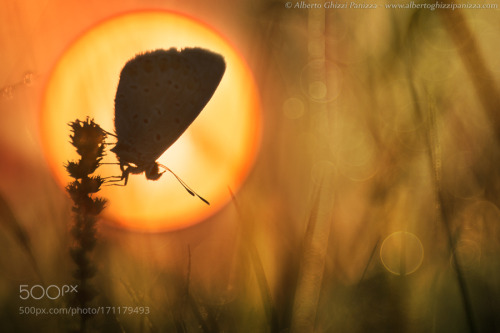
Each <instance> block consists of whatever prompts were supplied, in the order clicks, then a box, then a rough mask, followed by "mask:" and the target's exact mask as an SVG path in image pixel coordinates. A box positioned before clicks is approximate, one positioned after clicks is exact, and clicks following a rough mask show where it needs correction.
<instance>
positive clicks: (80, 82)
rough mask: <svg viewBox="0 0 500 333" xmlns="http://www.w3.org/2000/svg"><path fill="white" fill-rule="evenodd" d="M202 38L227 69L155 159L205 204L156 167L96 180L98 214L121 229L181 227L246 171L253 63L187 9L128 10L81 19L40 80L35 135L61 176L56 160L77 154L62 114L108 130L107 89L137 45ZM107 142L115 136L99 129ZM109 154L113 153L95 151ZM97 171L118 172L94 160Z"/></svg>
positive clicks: (254, 103)
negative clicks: (82, 24) (153, 174)
mask: <svg viewBox="0 0 500 333" xmlns="http://www.w3.org/2000/svg"><path fill="white" fill-rule="evenodd" d="M171 47H176V48H178V49H181V48H184V47H202V48H205V49H208V50H210V51H213V52H216V53H219V54H221V55H222V56H223V57H224V58H225V61H226V65H227V69H226V73H225V74H224V76H223V78H222V81H221V83H220V85H219V87H218V88H217V90H216V91H215V94H214V95H213V97H212V99H211V100H210V102H209V103H208V104H207V106H206V107H205V109H204V110H203V111H202V112H201V114H200V115H199V116H198V118H197V119H196V120H195V121H194V122H193V124H192V125H191V126H190V127H189V128H188V130H187V131H186V132H185V133H184V134H183V135H182V136H181V137H180V138H179V140H177V142H176V143H175V144H174V145H172V146H171V147H170V148H169V149H168V150H167V151H166V152H165V153H164V154H163V155H162V156H161V157H160V158H159V159H158V162H159V163H162V164H164V165H166V166H168V167H169V168H170V169H172V170H173V171H174V172H175V173H176V174H177V175H178V176H179V177H180V178H182V179H183V180H184V181H185V182H186V183H187V184H189V186H191V187H192V188H193V189H194V190H195V191H196V192H197V193H199V194H200V195H201V196H203V197H204V198H206V199H207V200H208V201H210V206H207V205H205V204H204V203H203V202H201V201H200V200H198V199H196V198H194V197H192V196H190V195H189V194H188V193H187V192H186V191H185V190H184V189H183V188H182V186H181V185H180V184H178V183H177V181H176V180H175V178H174V177H173V176H172V175H170V174H168V173H165V174H164V175H163V176H162V177H161V178H160V179H159V180H158V181H148V180H146V178H145V177H144V175H131V177H130V178H129V183H128V184H127V186H125V187H121V186H103V188H102V190H101V192H99V195H101V196H103V197H105V198H106V199H108V201H109V203H108V206H107V208H106V209H105V211H104V213H103V214H104V217H105V218H106V220H107V221H109V222H110V223H112V224H114V225H118V226H121V227H124V228H127V229H133V230H140V231H148V232H156V231H168V230H174V229H180V228H185V227H187V226H190V225H193V224H196V223H198V222H201V221H203V220H205V219H206V218H208V217H209V216H211V215H213V214H215V213H216V212H217V211H219V210H220V209H221V208H222V207H223V206H224V205H225V204H226V203H227V202H228V201H229V200H230V193H229V191H228V187H229V188H231V190H233V191H236V190H237V189H238V188H239V187H240V186H241V184H242V183H243V181H244V179H245V178H246V176H247V174H248V172H249V170H250V168H251V166H252V164H253V162H254V159H255V157H256V154H257V150H258V143H259V138H260V121H261V119H260V105H259V99H258V93H257V88H256V86H255V82H254V80H253V77H252V73H251V71H250V70H249V68H248V66H247V65H246V63H245V61H244V60H243V58H242V57H241V56H240V55H239V54H238V52H237V51H236V50H235V49H234V48H233V47H232V46H231V45H230V44H229V43H228V42H227V41H226V40H224V39H223V38H222V37H221V36H220V35H218V34H217V33H216V32H215V31H213V30H212V29H210V28H209V27H207V26H206V25H204V24H202V23H200V22H198V21H195V20H193V19H191V18H188V17H185V16H182V15H179V14H177V13H170V12H158V11H152V12H137V13H131V14H126V15H123V16H119V17H115V18H113V19H110V20H108V21H106V22H104V23H101V24H99V25H97V26H95V27H94V28H92V29H90V30H89V31H88V32H87V33H85V34H84V35H83V36H82V37H81V38H79V39H78V40H77V41H76V42H75V43H73V44H72V45H71V46H70V47H69V48H68V49H67V50H66V52H65V53H64V54H63V55H62V57H61V59H60V60H59V61H58V63H57V65H56V66H55V68H54V70H53V72H52V74H51V77H50V79H49V81H48V84H47V87H46V91H45V95H44V99H43V105H42V113H41V119H40V124H41V133H42V144H43V149H44V152H45V156H46V158H47V161H48V163H49V165H50V167H51V170H53V172H54V175H55V176H56V178H57V180H58V182H59V183H60V184H61V185H62V186H66V184H67V183H68V182H69V181H71V179H70V178H69V176H68V175H67V173H66V170H65V169H64V166H63V165H64V163H65V162H66V161H68V160H74V159H76V158H77V157H78V155H77V154H76V152H75V151H74V147H72V146H71V144H70V143H69V135H70V128H69V126H68V123H69V122H72V121H74V120H76V119H80V120H85V118H86V117H87V116H88V117H90V118H93V119H94V120H95V122H96V123H97V124H99V125H100V126H101V127H102V128H103V129H105V130H107V131H109V132H113V129H114V125H113V119H114V96H115V94H116V88H117V85H118V79H119V74H120V71H121V69H122V67H123V66H124V65H125V63H126V62H127V61H128V60H130V59H131V58H133V57H134V56H135V55H136V54H138V53H141V52H145V51H148V50H154V49H159V48H162V49H169V48H171ZM107 142H109V143H112V142H114V138H113V137H108V139H107ZM103 162H106V163H113V162H116V157H115V156H114V154H113V153H111V152H109V151H108V153H107V156H106V157H105V159H104V161H103ZM96 174H99V175H101V176H102V177H107V176H116V175H119V174H120V170H119V168H118V166H117V165H102V166H101V167H100V168H99V169H97V171H96Z"/></svg>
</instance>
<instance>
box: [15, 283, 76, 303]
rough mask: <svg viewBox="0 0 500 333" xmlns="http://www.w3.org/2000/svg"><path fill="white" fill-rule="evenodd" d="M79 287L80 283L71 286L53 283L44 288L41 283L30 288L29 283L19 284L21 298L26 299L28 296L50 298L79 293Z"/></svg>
mask: <svg viewBox="0 0 500 333" xmlns="http://www.w3.org/2000/svg"><path fill="white" fill-rule="evenodd" d="M77 287H78V285H76V286H71V285H67V284H65V285H63V286H62V287H59V286H56V285H54V284H51V285H50V286H48V287H46V288H44V287H43V286H41V285H39V284H35V285H34V286H32V287H31V288H30V287H29V286H28V285H27V284H21V285H19V298H20V299H22V300H26V299H28V298H33V299H36V300H38V299H42V298H44V297H47V298H49V299H58V298H59V297H61V296H64V295H66V294H71V293H77V292H78V290H77Z"/></svg>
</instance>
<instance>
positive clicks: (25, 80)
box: [23, 72, 35, 86]
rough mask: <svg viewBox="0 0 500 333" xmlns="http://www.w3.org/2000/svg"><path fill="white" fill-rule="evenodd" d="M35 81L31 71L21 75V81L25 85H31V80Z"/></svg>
mask: <svg viewBox="0 0 500 333" xmlns="http://www.w3.org/2000/svg"><path fill="white" fill-rule="evenodd" d="M34 81H35V73H33V72H26V73H25V74H24V76H23V83H24V84H25V85H26V86H31V85H33V82H34Z"/></svg>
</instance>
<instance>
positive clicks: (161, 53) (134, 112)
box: [111, 48, 226, 183]
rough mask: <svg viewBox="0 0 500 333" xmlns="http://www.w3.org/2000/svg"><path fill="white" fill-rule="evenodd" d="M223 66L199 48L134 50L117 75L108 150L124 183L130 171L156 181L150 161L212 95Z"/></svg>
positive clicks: (154, 166)
mask: <svg viewBox="0 0 500 333" xmlns="http://www.w3.org/2000/svg"><path fill="white" fill-rule="evenodd" d="M225 68H226V65H225V62H224V59H223V57H222V56H220V55H219V54H216V53H213V52H210V51H207V50H204V49H201V48H186V49H183V50H181V51H178V50H176V49H174V48H172V49H169V50H155V51H152V52H147V53H144V54H140V55H137V56H136V57H135V58H133V59H132V60H130V61H129V62H127V63H126V64H125V66H124V68H123V69H122V72H121V74H120V81H119V83H118V88H117V92H116V98H115V131H116V137H117V143H116V145H115V147H114V148H113V149H111V151H113V152H114V153H115V154H116V156H117V158H118V161H119V163H120V168H121V170H122V179H125V183H126V181H127V179H128V175H129V174H130V173H133V174H140V173H142V172H144V173H145V175H146V178H147V179H150V180H157V179H158V178H160V176H161V174H162V173H160V172H159V167H158V166H159V165H158V163H157V162H156V160H157V159H158V158H159V157H160V156H161V155H162V154H163V153H164V152H165V150H167V149H168V148H169V147H170V146H171V145H172V144H173V143H174V142H175V141H177V139H178V138H179V137H180V136H181V135H182V134H183V133H184V131H186V129H187V128H188V127H189V125H191V123H192V122H193V121H194V120H195V119H196V117H198V115H199V114H200V112H201V110H203V108H204V107H205V105H206V104H207V103H208V101H209V100H210V99H211V97H212V95H213V94H214V92H215V90H216V89H217V86H218V85H219V82H220V80H221V79H222V76H223V74H224V71H225Z"/></svg>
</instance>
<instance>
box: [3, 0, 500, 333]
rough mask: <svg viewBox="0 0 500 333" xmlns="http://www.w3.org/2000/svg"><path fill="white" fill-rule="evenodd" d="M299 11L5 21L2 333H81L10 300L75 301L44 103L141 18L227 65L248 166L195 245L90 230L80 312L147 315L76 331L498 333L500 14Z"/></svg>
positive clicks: (96, 11) (43, 13)
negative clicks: (107, 38) (233, 78)
mask: <svg viewBox="0 0 500 333" xmlns="http://www.w3.org/2000/svg"><path fill="white" fill-rule="evenodd" d="M297 3H298V4H300V3H301V2H297ZM304 3H306V2H304ZM311 3H312V2H311ZM318 3H319V4H321V6H319V7H322V5H323V3H320V2H318ZM295 4H296V3H295V2H292V8H287V3H286V2H283V1H245V0H239V1H210V2H204V1H195V0H183V1H160V0H157V1H134V0H130V1H114V0H113V1H107V2H106V3H105V4H103V3H102V2H97V1H87V2H85V3H83V2H77V1H58V0H47V1H16V2H12V1H3V2H2V10H1V11H0V22H1V23H0V49H1V50H2V51H1V52H0V115H1V117H2V121H1V122H0V156H1V162H0V253H1V254H0V316H1V317H0V328H1V329H0V330H2V331H11V332H29V331H35V330H36V331H38V332H54V331H68V330H70V329H78V316H73V317H72V316H70V315H40V316H35V315H20V314H19V310H20V307H46V308H49V307H66V306H67V301H66V300H65V299H64V298H59V299H57V300H50V299H47V298H44V299H41V300H33V299H32V300H26V301H24V300H21V299H20V292H19V288H20V285H28V286H33V285H42V286H45V287H46V286H49V285H58V286H60V285H65V284H74V283H75V282H74V278H73V277H72V274H73V271H74V270H75V266H74V264H73V262H72V260H71V257H70V256H69V253H68V251H69V247H70V246H71V244H72V242H73V239H72V236H71V234H70V228H71V225H72V223H73V216H72V213H71V206H72V202H71V200H70V198H69V196H68V195H67V194H66V192H65V190H64V188H62V187H61V186H59V185H58V184H57V182H56V181H55V179H54V176H53V175H52V174H51V171H50V170H49V167H48V164H47V161H46V160H45V157H44V155H43V153H42V146H41V140H40V137H41V135H42V134H43V133H40V105H41V100H42V98H43V93H44V87H45V85H46V83H47V81H48V79H49V77H50V74H51V70H52V69H53V68H54V66H55V65H56V63H57V61H58V59H59V58H60V57H61V55H62V54H63V53H64V51H65V50H66V49H67V48H68V46H69V45H70V44H71V43H72V42H74V41H75V40H76V39H77V38H78V37H79V36H81V35H82V34H84V33H85V32H86V31H88V30H89V29H91V28H92V27H93V26H95V25H96V24H97V23H99V22H103V21H105V20H107V19H110V18H112V17H115V16H117V15H120V14H124V13H129V12H133V11H137V10H144V9H148V10H173V11H175V12H179V13H182V14H186V15H189V16H191V17H195V18H197V19H198V20H200V21H202V22H205V23H206V24H208V25H209V26H211V27H212V28H214V29H215V30H216V31H218V32H219V33H220V34H221V35H222V36H224V37H225V38H226V39H227V40H228V41H229V42H230V43H231V44H232V45H233V46H234V47H235V48H236V49H237V50H238V51H239V52H240V54H241V55H242V56H243V58H244V59H245V61H246V62H247V63H248V66H249V68H250V69H251V71H252V72H253V75H254V78H255V81H256V84H257V87H258V90H259V94H260V103H261V109H262V110H261V112H262V138H261V142H260V150H259V154H258V156H257V159H256V161H255V164H254V166H253V169H252V170H251V171H250V174H249V176H248V178H247V179H246V181H245V182H244V184H243V186H242V187H241V189H240V190H239V191H238V192H236V193H234V199H233V200H232V201H231V202H229V203H228V204H227V205H226V206H225V207H224V208H223V209H222V210H220V211H219V212H218V213H217V214H216V215H214V216H212V217H211V218H209V219H208V220H206V221H204V222H202V223H200V224H198V225H196V226H193V227H190V228H187V229H182V230H178V231H175V232H168V233H139V232H132V231H127V230H123V229H118V228H115V227H110V226H109V225H108V224H106V221H103V220H102V221H99V222H98V243H97V247H96V248H95V249H94V250H93V252H92V262H93V264H94V265H95V266H96V268H97V274H96V276H95V277H94V278H93V279H92V280H91V283H92V284H93V286H94V287H95V289H96V290H97V296H96V297H95V298H94V300H93V301H92V303H91V306H94V307H99V306H108V307H123V306H126V307H149V313H148V314H138V313H136V314H122V313H120V314H119V313H115V314H114V315H109V314H108V315H97V316H95V317H93V318H91V319H90V320H89V323H88V326H87V329H88V331H103V330H106V331H109V332H114V331H116V332H222V331H226V332H313V331H314V332H338V331H342V332H496V331H500V317H499V316H498V313H500V301H499V299H500V259H499V258H500V257H499V255H500V210H499V204H500V192H499V191H500V178H499V177H500V173H499V171H500V169H499V168H498V165H499V161H500V149H499V148H500V147H499V140H500V117H499V115H498V112H499V108H500V94H499V91H498V84H499V77H500V60H499V59H500V58H499V57H498V54H499V52H500V43H499V42H498V41H499V39H500V20H498V18H499V15H500V11H499V10H498V9H482V10H454V11H451V10H445V9H441V10H434V11H431V10H428V9H404V10H403V9H399V10H395V9H386V8H383V5H384V4H385V2H383V1H381V2H380V3H377V4H378V7H379V8H377V9H371V10H368V9H325V8H324V7H322V8H313V9H305V8H294V7H295ZM299 7H300V6H299ZM68 135H69V131H68ZM68 141H69V137H68ZM64 162H65V161H61V163H64ZM224 186H225V185H224ZM182 195H184V193H182ZM108 199H109V198H108Z"/></svg>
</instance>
